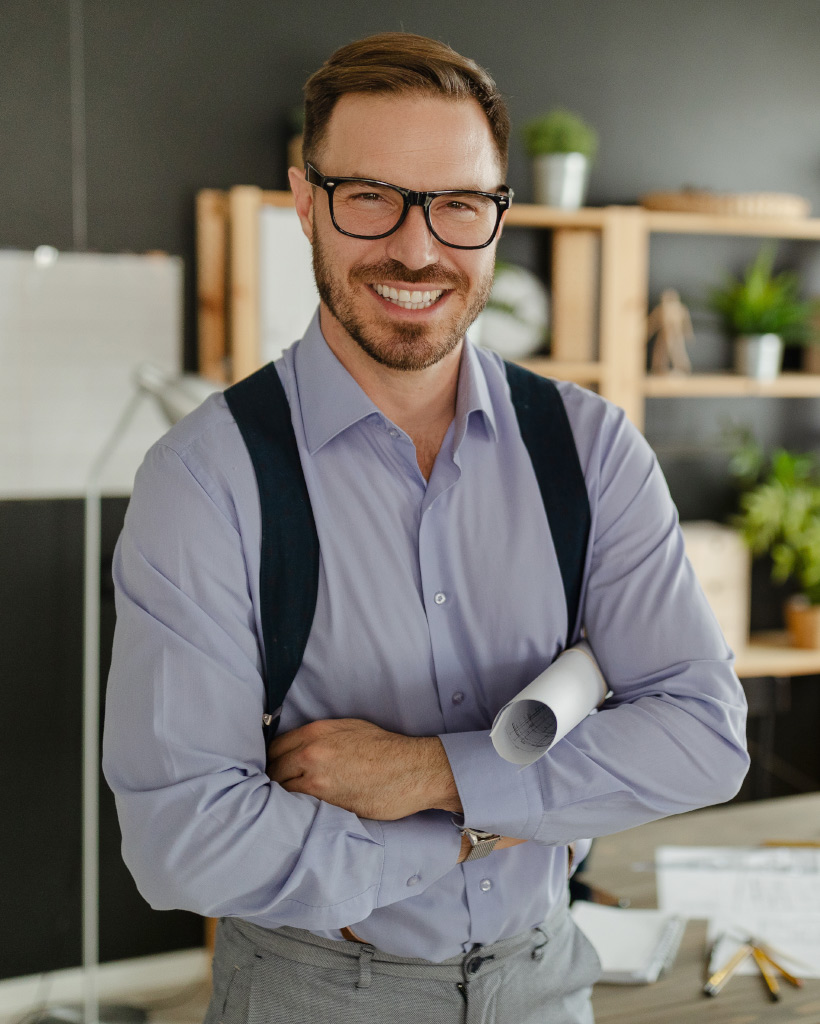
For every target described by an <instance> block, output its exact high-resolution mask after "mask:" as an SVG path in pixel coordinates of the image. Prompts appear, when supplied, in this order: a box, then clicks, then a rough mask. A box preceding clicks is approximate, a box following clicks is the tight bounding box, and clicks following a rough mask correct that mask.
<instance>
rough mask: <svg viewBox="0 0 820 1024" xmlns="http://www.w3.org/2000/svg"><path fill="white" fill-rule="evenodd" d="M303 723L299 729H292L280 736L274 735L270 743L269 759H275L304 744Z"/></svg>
mask: <svg viewBox="0 0 820 1024" xmlns="http://www.w3.org/2000/svg"><path fill="white" fill-rule="evenodd" d="M305 728H306V727H305V726H304V725H303V726H301V727H300V728H299V729H291V731H290V732H283V733H282V734H281V735H280V736H274V737H273V739H272V740H271V742H270V744H269V745H268V760H269V761H275V760H278V759H279V758H280V757H283V756H284V755H285V754H289V753H290V752H291V751H292V750H298V749H299V747H301V746H303V745H304V736H303V730H304V729H305Z"/></svg>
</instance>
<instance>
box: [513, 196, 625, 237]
mask: <svg viewBox="0 0 820 1024" xmlns="http://www.w3.org/2000/svg"><path fill="white" fill-rule="evenodd" d="M606 209H607V208H606V207H603V206H584V207H582V208H581V209H580V210H559V209H558V208H557V207H555V206H538V205H536V204H535V203H515V202H514V203H513V204H512V206H511V207H510V210H509V213H508V214H507V218H506V221H505V223H506V225H507V226H508V227H519V228H594V229H597V230H600V229H601V228H603V226H604V223H605V220H606Z"/></svg>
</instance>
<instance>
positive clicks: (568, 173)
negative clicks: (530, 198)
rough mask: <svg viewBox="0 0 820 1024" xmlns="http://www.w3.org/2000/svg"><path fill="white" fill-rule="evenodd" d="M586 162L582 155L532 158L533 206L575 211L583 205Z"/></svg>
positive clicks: (587, 163) (587, 167) (559, 154)
mask: <svg viewBox="0 0 820 1024" xmlns="http://www.w3.org/2000/svg"><path fill="white" fill-rule="evenodd" d="M588 178H589V161H588V160H587V158H586V157H585V156H584V154H583V153H547V154H545V155H543V156H536V157H533V184H534V191H535V201H536V203H541V204H543V205H544V206H557V207H559V208H560V209H562V210H577V209H578V207H579V206H583V205H584V200H585V199H586V194H587V180H588Z"/></svg>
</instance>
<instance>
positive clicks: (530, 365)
mask: <svg viewBox="0 0 820 1024" xmlns="http://www.w3.org/2000/svg"><path fill="white" fill-rule="evenodd" d="M516 362H517V363H518V364H519V366H523V367H525V369H527V370H531V371H532V372H533V373H538V374H540V375H541V376H542V377H555V378H557V379H558V380H571V381H573V382H574V383H575V384H598V383H600V381H601V378H602V377H603V373H604V368H603V366H602V365H601V364H600V363H588V362H583V361H578V362H567V361H563V360H559V359H548V358H547V357H546V356H536V357H534V358H532V359H517V360H516Z"/></svg>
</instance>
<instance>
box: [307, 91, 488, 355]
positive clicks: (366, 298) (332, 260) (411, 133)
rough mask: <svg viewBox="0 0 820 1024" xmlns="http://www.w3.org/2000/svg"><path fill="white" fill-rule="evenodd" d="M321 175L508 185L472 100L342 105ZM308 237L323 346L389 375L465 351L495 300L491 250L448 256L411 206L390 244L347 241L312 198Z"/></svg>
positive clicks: (455, 185)
mask: <svg viewBox="0 0 820 1024" xmlns="http://www.w3.org/2000/svg"><path fill="white" fill-rule="evenodd" d="M317 165H318V169H319V171H320V172H321V173H322V174H326V175H338V176H339V177H361V178H372V179H376V180H378V181H386V182H390V183H391V184H394V185H401V186H403V187H405V188H411V189H414V190H417V191H434V190H438V189H476V190H480V191H485V192H494V191H496V190H497V189H498V187H499V185H501V184H502V181H501V178H500V169H499V162H498V157H497V154H496V150H495V147H494V144H493V139H492V134H491V132H490V128H489V125H488V123H487V120H486V117H485V115H484V113H483V111H482V110H481V107H480V106H479V105H478V103H476V102H475V101H474V100H465V101H452V100H447V99H444V98H439V97H430V96H424V95H409V96H391V95H378V94H377V95H373V96H368V95H362V94H349V95H347V96H343V97H342V98H341V99H340V100H339V102H338V103H337V105H336V107H335V109H334V111H333V114H332V117H331V120H330V123H329V125H328V131H327V135H326V138H325V142H324V145H323V146H322V150H321V154H320V156H319V158H318V159H317ZM312 231H313V266H314V270H315V274H316V282H317V286H318V289H319V294H320V296H321V298H322V302H323V304H324V307H325V309H326V311H327V314H329V315H326V314H325V309H323V310H322V327H323V330H324V331H325V335H326V337H328V341H329V342H330V343H331V344H333V342H334V341H336V342H338V343H339V344H342V345H348V344H349V343H350V341H351V340H352V341H353V342H355V343H356V344H357V345H358V346H359V347H360V348H361V349H362V350H363V351H364V352H366V353H367V354H368V355H369V356H370V357H371V358H372V359H374V360H376V361H377V362H379V363H381V364H382V365H385V366H388V367H391V368H393V369H398V370H420V369H424V368H425V367H427V366H431V365H433V364H434V363H437V362H438V361H439V360H440V359H442V358H443V357H444V356H445V355H447V354H448V353H449V352H452V351H453V350H454V349H455V348H456V347H457V346H458V345H459V343H460V341H461V339H462V338H463V336H464V332H465V330H466V329H467V328H468V327H469V326H470V324H471V323H472V322H473V320H475V318H476V317H477V316H478V314H479V313H480V312H481V310H482V309H483V307H484V304H485V303H486V301H487V298H488V296H489V292H490V287H491V285H492V279H493V266H494V262H495V242H493V243H492V244H491V245H489V246H488V247H487V248H485V249H475V250H460V249H453V248H450V247H448V246H445V245H443V244H442V243H441V242H439V241H437V240H436V239H435V238H434V237H433V236H432V234H431V233H430V231H429V229H428V227H427V224H426V222H425V219H424V212H423V210H422V209H421V208H420V207H411V209H410V210H409V212H408V214H407V218H406V220H405V221H404V223H403V224H402V226H401V227H400V228H399V229H398V231H396V232H394V233H393V234H392V235H389V236H388V237H387V238H380V239H372V240H366V239H358V238H350V237H348V236H346V235H343V234H341V233H340V232H338V231H337V230H336V229H335V228H334V226H333V224H332V222H331V219H330V212H329V206H328V196H327V194H326V193H325V192H324V191H323V190H322V189H319V188H316V189H314V196H313V208H312ZM389 289H395V292H409V293H411V296H412V293H413V292H420V293H421V298H422V302H423V304H424V308H421V309H408V308H405V306H404V305H401V304H400V301H401V299H400V300H399V301H396V300H395V299H391V298H390V291H389ZM425 293H430V295H429V296H428V297H427V298H426V299H425ZM413 298H414V299H415V297H413ZM416 301H417V300H416ZM405 305H407V303H405Z"/></svg>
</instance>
